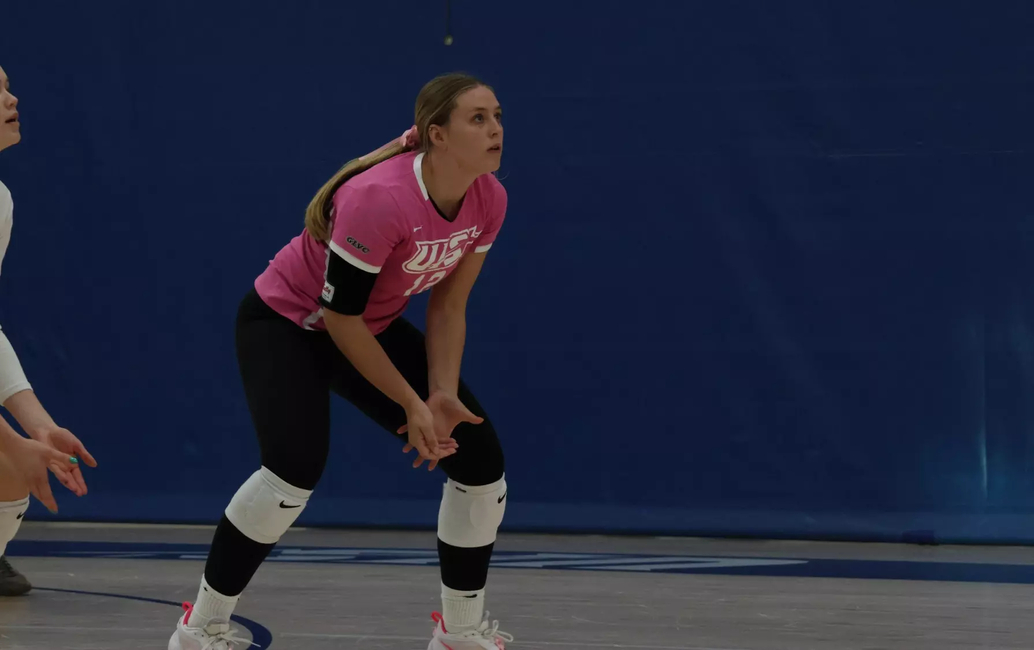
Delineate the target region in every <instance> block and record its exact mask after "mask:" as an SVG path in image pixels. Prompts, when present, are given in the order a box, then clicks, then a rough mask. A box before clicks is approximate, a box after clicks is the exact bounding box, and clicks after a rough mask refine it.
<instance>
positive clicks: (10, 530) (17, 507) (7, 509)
mask: <svg viewBox="0 0 1034 650" xmlns="http://www.w3.org/2000/svg"><path fill="white" fill-rule="evenodd" d="M28 509H29V500H28V499H22V500H21V501H10V502H4V503H0V555H3V554H4V553H6V552H7V542H9V541H11V540H12V539H14V536H15V535H17V534H18V529H19V528H21V527H22V517H24V516H25V511H26V510H28Z"/></svg>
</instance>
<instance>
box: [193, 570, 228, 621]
mask: <svg viewBox="0 0 1034 650" xmlns="http://www.w3.org/2000/svg"><path fill="white" fill-rule="evenodd" d="M240 599H241V597H240V596H224V595H222V594H221V593H219V592H218V591H216V590H215V589H212V587H210V586H209V585H208V581H206V580H205V577H204V576H201V589H199V590H198V592H197V601H195V602H194V611H193V612H192V613H191V614H190V620H189V621H187V626H188V627H205V626H207V625H208V624H209V623H229V622H230V616H231V615H232V614H233V609H234V607H236V606H237V601H238V600H240Z"/></svg>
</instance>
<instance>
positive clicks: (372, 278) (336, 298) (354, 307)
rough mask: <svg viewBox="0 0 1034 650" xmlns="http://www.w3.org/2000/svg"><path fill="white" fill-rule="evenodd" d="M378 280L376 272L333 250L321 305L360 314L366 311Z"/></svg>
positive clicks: (331, 309)
mask: <svg viewBox="0 0 1034 650" xmlns="http://www.w3.org/2000/svg"><path fill="white" fill-rule="evenodd" d="M376 281H377V274H376V273H371V272H369V271H364V270H362V269H360V268H357V267H355V266H353V265H352V264H350V263H348V262H347V261H345V260H344V259H342V258H341V256H340V255H337V254H336V253H334V252H333V251H331V253H330V256H329V259H328V260H327V279H326V282H325V283H324V284H323V293H322V294H321V295H320V299H319V302H320V305H322V306H323V308H324V309H329V310H330V311H332V312H335V313H338V314H344V315H346V316H360V315H362V313H363V312H364V311H366V303H367V301H369V299H370V292H372V291H373V284H374V282H376Z"/></svg>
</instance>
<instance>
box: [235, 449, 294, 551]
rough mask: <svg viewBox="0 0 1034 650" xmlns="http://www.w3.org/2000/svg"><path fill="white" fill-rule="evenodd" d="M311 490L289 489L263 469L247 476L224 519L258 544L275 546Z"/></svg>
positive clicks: (288, 486)
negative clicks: (249, 476)
mask: <svg viewBox="0 0 1034 650" xmlns="http://www.w3.org/2000/svg"><path fill="white" fill-rule="evenodd" d="M311 495H312V490H303V489H301V488H296V487H294V486H293V485H289V484H288V483H287V482H286V481H284V480H283V479H281V478H280V477H279V476H277V475H276V474H274V473H273V472H271V471H269V470H268V469H266V468H265V467H263V468H262V469H260V470H259V471H257V472H255V473H254V474H252V475H251V478H249V479H248V480H247V481H245V482H244V485H242V486H241V487H240V489H239V490H237V494H234V495H233V499H231V500H230V505H228V506H226V518H227V519H229V520H230V522H231V523H232V524H233V525H234V526H236V527H237V530H239V531H241V532H242V533H244V534H245V535H247V536H248V537H249V538H250V539H253V540H255V541H256V542H258V543H260V544H276V543H277V542H279V541H280V538H281V537H283V535H284V533H286V532H287V529H288V528H290V527H291V525H292V524H294V522H295V520H296V519H298V515H300V514H302V510H305V506H306V504H307V503H308V502H309V497H310V496H311Z"/></svg>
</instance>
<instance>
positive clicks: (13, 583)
mask: <svg viewBox="0 0 1034 650" xmlns="http://www.w3.org/2000/svg"><path fill="white" fill-rule="evenodd" d="M21 138H22V136H21V123H20V122H19V119H18V98H17V97H15V96H14V95H13V94H11V81H10V79H8V78H7V73H6V72H5V71H4V69H3V68H0V151H2V150H4V149H7V148H8V147H10V146H12V145H15V144H18V143H19V142H20V141H21ZM13 219H14V201H13V200H12V199H11V193H10V191H8V189H7V186H5V185H4V184H3V183H2V182H0V264H2V262H3V258H4V254H5V253H6V252H7V246H8V244H9V243H10V241H11V226H12V224H13ZM0 404H3V406H4V408H6V409H7V410H8V412H10V413H11V415H13V416H14V418H15V419H16V420H17V421H18V424H20V425H21V427H22V429H24V430H25V432H26V433H28V434H29V436H31V438H32V439H31V440H27V439H25V438H23V437H22V436H20V435H18V433H17V432H16V431H15V430H14V429H12V428H11V426H10V425H9V424H8V423H7V421H6V420H4V419H3V418H2V417H0V596H18V595H21V594H24V593H26V592H28V591H29V590H30V589H32V585H31V584H30V583H29V581H28V580H27V579H26V578H25V576H23V575H22V574H21V573H19V572H18V571H16V570H15V569H14V567H12V566H11V564H10V562H8V561H7V557H6V555H4V553H5V551H6V548H7V543H8V542H10V541H11V540H12V539H14V536H15V535H16V534H17V532H18V528H19V527H20V526H21V523H22V518H23V517H24V515H25V511H26V510H27V509H28V507H29V494H30V493H31V494H32V495H33V496H35V497H36V498H37V499H39V500H40V502H41V503H43V505H45V506H46V507H47V508H48V509H49V510H51V511H52V512H56V511H57V503H56V502H55V500H54V495H53V494H52V493H51V491H50V484H49V480H48V477H47V469H50V470H51V471H52V472H54V475H55V476H57V477H58V480H60V481H61V484H62V485H64V486H65V487H67V488H68V489H69V490H71V491H72V492H74V493H75V494H76V495H78V496H83V495H85V494H86V482H85V481H84V480H83V475H82V471H80V469H79V466H78V462H77V460H76V457H77V456H78V457H79V458H82V459H83V460H84V461H86V463H87V464H89V465H90V466H91V467H96V466H97V463H96V461H95V460H94V459H93V457H92V456H91V455H90V453H89V452H88V451H86V448H85V447H83V444H82V443H81V442H79V439H78V438H76V437H75V436H74V435H72V433H71V432H70V431H68V430H67V429H63V428H61V427H59V426H58V425H57V424H55V423H54V420H53V419H52V418H51V417H50V415H49V414H48V413H47V411H46V410H45V409H44V408H43V405H42V404H40V402H39V399H37V398H36V394H35V393H34V392H33V390H32V386H30V385H29V382H28V380H27V379H26V378H25V373H24V372H23V370H22V366H21V363H20V362H19V361H18V355H17V354H15V352H14V348H13V347H11V342H10V341H9V340H8V339H7V335H6V334H4V332H3V330H0Z"/></svg>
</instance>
